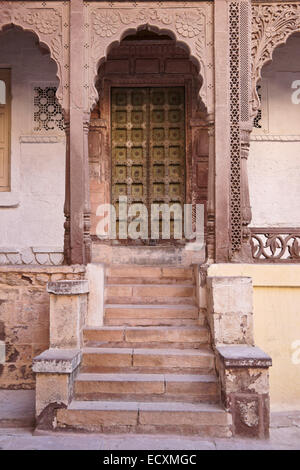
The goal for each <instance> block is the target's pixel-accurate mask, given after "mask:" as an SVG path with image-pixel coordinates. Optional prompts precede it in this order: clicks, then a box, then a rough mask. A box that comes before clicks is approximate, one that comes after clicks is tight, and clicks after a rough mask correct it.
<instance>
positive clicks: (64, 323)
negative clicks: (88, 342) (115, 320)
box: [50, 294, 87, 349]
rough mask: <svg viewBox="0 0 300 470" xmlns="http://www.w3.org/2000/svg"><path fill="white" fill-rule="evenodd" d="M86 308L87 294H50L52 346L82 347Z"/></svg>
mask: <svg viewBox="0 0 300 470" xmlns="http://www.w3.org/2000/svg"><path fill="white" fill-rule="evenodd" d="M86 310H87V296H86V294H84V295H83V294H81V295H55V294H51V295H50V346H51V348H65V349H72V348H80V346H81V344H82V329H83V325H84V320H85V316H86Z"/></svg>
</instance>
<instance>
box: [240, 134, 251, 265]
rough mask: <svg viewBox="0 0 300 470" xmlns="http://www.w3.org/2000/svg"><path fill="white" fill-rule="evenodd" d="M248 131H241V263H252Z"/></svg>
mask: <svg viewBox="0 0 300 470" xmlns="http://www.w3.org/2000/svg"><path fill="white" fill-rule="evenodd" d="M250 133H251V131H250V129H242V130H241V217H242V248H241V256H240V259H241V261H245V262H252V261H253V259H252V253H251V245H250V241H251V232H250V229H249V227H248V225H249V224H250V222H251V219H252V211H251V205H250V194H249V181H248V167H247V164H248V155H249V148H250Z"/></svg>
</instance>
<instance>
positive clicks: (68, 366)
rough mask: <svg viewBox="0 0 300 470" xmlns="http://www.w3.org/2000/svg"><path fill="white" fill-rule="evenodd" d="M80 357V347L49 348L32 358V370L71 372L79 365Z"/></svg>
mask: <svg viewBox="0 0 300 470" xmlns="http://www.w3.org/2000/svg"><path fill="white" fill-rule="evenodd" d="M81 357H82V352H81V350H80V349H56V348H55V349H54V348H50V349H47V350H46V351H44V352H43V353H42V354H40V355H39V356H36V357H35V358H34V359H33V362H32V370H33V372H37V373H43V374H71V373H72V372H74V370H75V369H77V367H78V366H79V365H80V362H81Z"/></svg>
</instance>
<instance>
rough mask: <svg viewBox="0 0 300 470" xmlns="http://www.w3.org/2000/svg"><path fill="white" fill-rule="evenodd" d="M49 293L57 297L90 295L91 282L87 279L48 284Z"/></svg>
mask: <svg viewBox="0 0 300 470" xmlns="http://www.w3.org/2000/svg"><path fill="white" fill-rule="evenodd" d="M47 292H49V294H55V295H78V294H88V292H89V282H88V280H86V279H83V280H67V281H56V282H48V284H47Z"/></svg>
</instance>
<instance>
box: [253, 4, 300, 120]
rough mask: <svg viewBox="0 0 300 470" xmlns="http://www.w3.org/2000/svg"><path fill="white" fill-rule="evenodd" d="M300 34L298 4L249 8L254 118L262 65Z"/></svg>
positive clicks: (299, 5) (257, 106)
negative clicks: (299, 32) (291, 38)
mask: <svg viewBox="0 0 300 470" xmlns="http://www.w3.org/2000/svg"><path fill="white" fill-rule="evenodd" d="M299 30H300V4H299V3H284V4H275V5H270V4H268V5H264V4H263V5H253V6H252V94H253V117H254V116H255V115H256V113H257V110H258V109H259V97H258V95H257V90H256V85H257V82H258V80H259V79H260V78H261V70H262V67H263V66H264V64H266V63H267V62H269V61H270V60H272V56H273V52H274V50H275V48H276V47H277V46H278V45H280V44H285V43H286V41H287V39H288V38H289V36H290V35H291V34H293V33H294V32H297V31H299Z"/></svg>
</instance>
